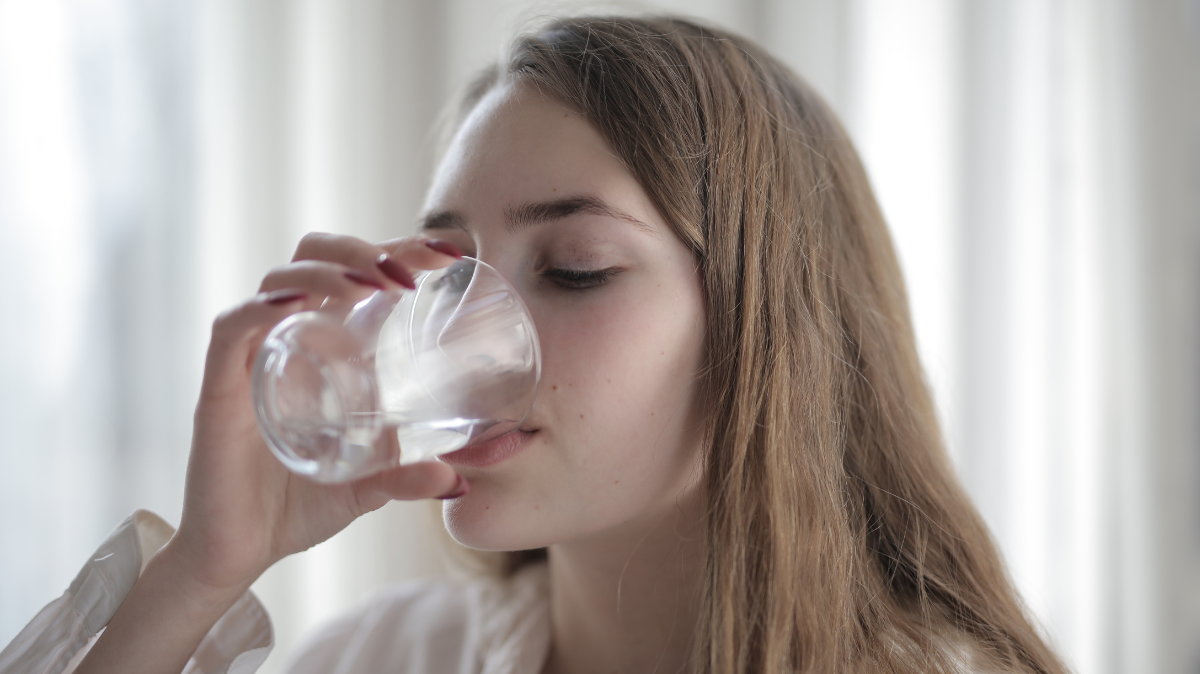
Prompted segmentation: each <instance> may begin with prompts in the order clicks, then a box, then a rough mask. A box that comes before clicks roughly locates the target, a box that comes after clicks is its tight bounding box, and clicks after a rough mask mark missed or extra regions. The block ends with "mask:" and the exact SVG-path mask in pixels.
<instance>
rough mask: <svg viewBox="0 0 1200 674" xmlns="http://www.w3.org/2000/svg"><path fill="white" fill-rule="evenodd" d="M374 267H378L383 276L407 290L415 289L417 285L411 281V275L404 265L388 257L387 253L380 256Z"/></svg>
mask: <svg viewBox="0 0 1200 674" xmlns="http://www.w3.org/2000/svg"><path fill="white" fill-rule="evenodd" d="M375 265H376V266H377V267H379V271H381V272H383V275H384V276H386V277H388V278H390V279H392V280H393V281H395V282H396V283H399V284H400V285H402V286H404V287H405V288H408V289H409V290H416V289H417V284H416V283H415V282H414V281H413V277H412V274H410V273H408V270H407V269H405V268H404V265H402V264H400V263H399V262H396V261H395V260H393V259H392V258H390V257H388V255H387V253H384V254H383V255H380V256H379V259H378V260H376V261H375Z"/></svg>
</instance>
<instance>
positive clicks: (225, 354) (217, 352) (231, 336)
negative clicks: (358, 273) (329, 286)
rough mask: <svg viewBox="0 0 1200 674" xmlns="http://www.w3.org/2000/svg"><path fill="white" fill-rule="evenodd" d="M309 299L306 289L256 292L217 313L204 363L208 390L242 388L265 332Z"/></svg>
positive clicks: (205, 386)
mask: <svg viewBox="0 0 1200 674" xmlns="http://www.w3.org/2000/svg"><path fill="white" fill-rule="evenodd" d="M310 300H311V295H309V294H308V293H307V292H305V291H304V290H301V289H297V288H284V289H280V290H275V291H273V292H269V293H262V294H259V295H255V296H254V297H252V298H250V299H248V300H246V301H245V302H242V303H241V304H239V305H237V306H235V307H233V308H231V309H229V310H228V311H225V312H223V313H222V314H221V315H220V316H218V317H217V319H216V320H215V321H213V328H212V340H211V341H210V342H209V347H208V356H207V358H206V360H205V364H204V389H205V392H206V393H208V394H214V395H222V394H224V393H228V392H229V389H230V387H234V388H239V387H241V386H242V385H243V382H242V378H243V377H244V375H245V371H246V363H247V362H249V360H250V356H251V353H252V352H253V351H254V350H255V349H257V347H258V344H259V343H260V342H261V341H262V338H263V335H265V334H266V332H267V331H269V330H270V329H271V328H272V327H274V326H275V325H276V324H277V323H279V322H280V321H282V320H283V319H285V318H287V317H288V316H290V315H291V314H294V313H296V312H297V311H301V310H303V309H305V305H306V302H308V301H310ZM202 395H203V393H202Z"/></svg>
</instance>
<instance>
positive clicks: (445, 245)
mask: <svg viewBox="0 0 1200 674" xmlns="http://www.w3.org/2000/svg"><path fill="white" fill-rule="evenodd" d="M425 245H426V246H428V247H429V248H432V249H433V250H436V251H437V252H439V253H441V254H442V255H449V256H450V257H452V258H454V259H456V260H458V259H461V258H462V256H463V253H462V251H461V250H459V249H458V246H456V245H454V244H452V243H450V242H449V241H442V240H441V239H429V240H428V241H426V242H425Z"/></svg>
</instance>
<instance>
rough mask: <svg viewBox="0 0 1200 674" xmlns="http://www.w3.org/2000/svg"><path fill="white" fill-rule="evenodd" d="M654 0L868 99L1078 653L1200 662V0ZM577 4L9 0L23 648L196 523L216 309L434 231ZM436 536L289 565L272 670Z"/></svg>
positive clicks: (1068, 652)
mask: <svg viewBox="0 0 1200 674" xmlns="http://www.w3.org/2000/svg"><path fill="white" fill-rule="evenodd" d="M651 6H652V7H655V8H660V9H665V10H670V11H684V12H688V13H690V14H692V15H697V16H700V17H703V18H706V19H709V20H712V21H714V22H717V23H719V24H722V25H725V26H728V27H730V28H733V29H734V30H737V31H739V32H742V33H745V34H748V35H751V36H753V37H756V38H757V39H759V40H760V41H762V42H763V43H764V44H765V45H766V46H767V47H768V48H770V49H771V50H772V51H774V52H775V53H776V54H778V55H779V56H781V57H782V58H783V59H784V60H786V61H787V62H789V63H791V64H792V65H793V66H794V67H795V68H796V69H797V70H798V71H799V72H800V73H801V74H802V75H804V76H805V77H807V78H808V79H809V80H810V81H811V82H812V83H813V84H814V85H815V86H816V87H817V88H818V89H819V90H821V91H822V92H823V93H824V94H825V95H826V97H827V98H828V99H829V100H830V101H831V102H832V103H833V105H834V107H835V108H836V109H837V110H838V111H839V113H840V114H841V115H842V117H843V119H844V121H845V122H846V123H847V126H848V128H849V129H850V132H851V134H852V135H853V137H854V139H855V141H856V143H857V144H858V147H859V149H860V151H861V152H862V154H863V156H864V159H865V161H866V163H867V166H868V170H869V171H870V173H871V176H872V180H873V182H874V184H875V187H876V191H877V194H878V196H879V198H880V200H881V202H882V204H883V208H884V210H885V212H886V214H887V216H888V218H889V221H890V223H891V226H892V229H893V233H894V235H895V238H896V241H897V244H898V247H899V251H900V255H901V260H902V263H903V265H904V268H905V272H906V275H907V278H908V283H909V290H910V294H911V297H912V304H913V311H914V316H915V319H916V324H917V330H918V338H919V341H920V347H921V351H922V357H923V360H924V363H925V365H926V369H927V371H928V373H929V378H930V381H931V384H932V385H933V387H934V391H935V394H936V396H937V401H938V405H939V410H940V412H941V415H942V420H943V424H944V426H945V428H946V433H947V438H948V441H949V445H950V449H951V452H952V454H953V456H954V458H955V461H956V463H957V465H958V467H959V470H960V473H961V475H962V478H963V480H964V482H965V483H966V485H967V486H968V488H969V490H970V491H971V493H972V494H973V496H974V497H975V499H976V502H977V503H978V505H979V507H980V508H981V510H982V511H983V513H984V515H985V517H986V518H987V519H988V521H989V523H990V524H991V526H992V528H993V530H994V532H995V534H996V537H997V539H998V541H999V542H1000V545H1001V547H1002V549H1003V551H1004V554H1005V556H1006V559H1007V560H1008V562H1009V565H1010V568H1011V570H1012V574H1013V577H1014V578H1015V580H1016V581H1017V583H1018V585H1019V586H1020V588H1021V590H1022V592H1023V593H1024V596H1025V597H1026V599H1027V601H1028V603H1029V606H1030V609H1031V611H1032V612H1033V613H1034V615H1035V616H1036V617H1037V619H1038V620H1039V622H1040V623H1041V625H1042V626H1043V627H1044V629H1045V631H1046V633H1047V634H1048V635H1049V637H1050V638H1051V639H1052V640H1053V641H1054V642H1055V643H1056V644H1057V645H1058V647H1059V649H1060V650H1061V652H1062V653H1063V654H1064V656H1065V657H1066V658H1067V660H1068V661H1069V663H1070V664H1071V666H1072V667H1073V668H1074V669H1076V670H1077V671H1078V672H1080V673H1081V674H1102V673H1113V674H1116V673H1122V674H1126V673H1128V674H1135V673H1142V672H1164V673H1171V674H1174V673H1179V674H1182V673H1183V672H1191V671H1194V670H1195V667H1196V666H1197V664H1198V663H1200V648H1197V647H1196V646H1195V644H1197V643H1200V610H1198V609H1197V608H1195V607H1197V606H1200V499H1197V498H1196V496H1195V494H1196V492H1197V489H1196V487H1197V486H1200V460H1198V459H1200V428H1198V427H1197V419H1198V418H1200V360H1198V359H1197V357H1196V352H1197V347H1198V346H1200V271H1198V270H1200V114H1197V110H1200V2H1197V1H1196V0H1011V1H1009V0H906V1H905V2H897V1H895V0H703V1H702V2H690V3H684V2H682V1H681V0H676V1H675V2H660V3H654V4H653V5H651ZM576 7H579V6H578V5H573V4H570V3H566V4H564V3H556V4H548V3H536V4H529V3H521V2H512V1H502V2H501V1H488V0H449V1H446V2H435V1H434V0H420V1H419V0H410V1H407V2H403V1H402V2H386V1H384V0H296V1H294V2H284V1H283V0H273V1H265V0H264V1H260V2H243V1H241V0H207V1H205V2H195V1H188V0H175V1H166V0H164V1H159V2H152V1H151V0H41V1H39V2H27V1H25V0H0V281H3V283H4V286H3V287H4V292H2V293H0V452H2V453H3V454H2V456H3V459H4V461H3V466H4V470H0V551H2V554H0V641H4V642H6V641H7V640H8V639H10V638H11V636H12V635H13V634H15V633H16V631H17V630H18V629H19V628H20V627H21V626H22V625H23V624H24V622H25V621H26V620H27V619H28V618H29V617H30V616H32V615H33V614H34V613H35V612H36V610H37V609H38V608H39V607H40V606H41V605H42V604H44V603H45V602H46V601H48V600H49V599H50V598H52V597H53V596H56V595H57V594H58V593H59V592H61V590H62V589H63V588H64V587H65V586H66V584H67V582H69V580H70V578H71V577H72V576H73V574H74V572H75V570H76V568H77V567H78V565H79V564H80V563H81V561H82V560H83V556H84V555H86V554H87V553H88V552H89V551H90V550H91V549H92V547H93V546H94V545H95V543H96V542H97V541H98V540H99V539H100V538H101V537H102V536H103V535H104V533H105V532H106V531H107V530H108V529H109V528H111V527H112V526H113V525H115V524H116V522H117V521H119V520H120V519H121V517H123V516H124V515H125V514H126V513H127V512H128V511H129V510H131V509H132V508H134V507H139V506H140V507H150V508H153V509H155V510H157V511H158V512H159V513H161V514H163V515H164V516H166V517H167V518H168V519H173V520H175V521H177V520H178V514H179V507H180V502H181V490H182V483H183V467H184V464H185V461H186V456H187V449H188V437H189V434H190V423H191V418H190V415H191V407H192V405H193V403H194V398H195V395H196V392H197V389H198V382H199V373H200V368H201V364H202V358H203V352H204V348H205V342H206V335H207V326H208V324H209V322H210V321H211V320H212V317H213V316H214V315H215V314H216V312H217V311H219V310H220V309H221V308H223V307H225V306H228V305H229V304H231V303H233V302H236V301H238V300H239V299H240V298H242V297H244V296H246V295H247V294H249V293H251V292H253V291H254V290H255V288H256V286H257V283H258V279H259V278H260V277H261V275H262V274H263V272H264V271H265V270H266V269H267V268H268V267H270V266H272V265H274V264H278V263H280V262H283V261H285V260H286V259H287V257H288V255H289V254H290V251H291V248H292V247H293V245H294V244H295V242H296V240H297V239H298V238H299V236H300V235H301V234H302V233H303V232H305V231H309V230H325V231H339V232H346V233H351V234H356V235H359V236H363V237H365V238H369V239H380V238H385V237H390V236H395V235H398V234H403V233H406V232H408V231H409V230H410V229H411V222H412V219H413V217H414V215H415V213H416V211H417V209H418V207H419V205H420V199H421V196H422V191H423V189H424V187H425V185H426V181H427V176H428V174H429V171H430V168H431V157H430V155H431V150H432V143H431V138H430V135H429V130H430V129H431V127H432V124H433V121H434V119H435V117H436V116H437V113H438V111H439V110H440V109H441V107H442V106H443V104H444V102H445V101H446V100H447V98H448V97H449V95H450V94H451V93H452V92H453V91H454V90H455V89H456V87H458V86H459V85H460V84H462V83H463V82H464V80H465V79H466V78H467V77H468V76H469V75H470V73H472V72H473V71H474V70H475V69H476V68H478V67H479V66H480V65H482V64H484V63H485V62H487V61H488V60H490V59H491V58H494V57H495V56H496V55H497V54H498V53H499V50H500V48H501V46H502V44H503V39H504V37H506V36H507V35H509V34H511V31H512V30H513V29H515V28H517V27H519V26H521V25H523V22H526V21H529V20H531V19H536V17H537V16H540V15H546V14H556V13H564V12H571V11H578V10H577V9H576ZM588 7H595V5H591V6H588ZM608 7H611V5H609V6H608ZM619 7H625V8H629V7H630V6H629V5H624V6H619ZM436 526H437V525H436V521H435V520H434V518H432V517H431V515H430V508H429V507H428V506H427V504H393V505H390V506H388V507H386V508H385V509H384V510H383V511H381V512H379V513H376V514H373V515H371V516H368V517H366V518H363V519H362V520H360V521H359V522H357V523H355V524H354V525H352V526H351V528H350V529H349V530H347V531H346V532H344V533H343V534H340V535H339V536H338V537H336V538H334V539H333V540H331V541H330V542H328V543H326V544H323V545H321V546H318V547H317V548H315V549H313V550H311V551H309V552H307V553H304V554H302V555H299V556H296V557H293V558H290V559H288V560H285V561H284V562H282V563H280V564H279V565H277V566H276V567H275V568H273V569H272V570H271V571H270V572H268V574H267V575H266V576H264V577H263V579H262V580H260V581H259V583H258V584H257V585H256V588H255V589H256V591H258V592H259V593H260V594H261V596H262V597H263V598H264V601H265V602H266V603H267V604H268V607H269V609H270V610H271V612H272V617H273V619H274V621H275V624H276V628H277V637H278V641H279V648H278V649H277V651H276V653H275V654H274V655H272V657H271V659H270V660H269V661H268V663H267V665H266V671H268V672H270V671H275V669H277V668H278V666H279V664H280V663H281V660H283V659H284V658H285V657H286V653H287V652H288V651H289V650H290V647H291V646H292V645H294V644H295V642H296V640H297V639H298V638H299V637H300V635H301V634H302V633H303V631H304V630H306V629H309V628H310V627H311V626H312V625H313V624H315V623H316V622H318V621H320V620H322V619H324V618H327V617H329V616H330V615H332V614H334V613H336V612H338V611H340V610H343V609H345V608H346V607H348V606H349V605H352V604H353V603H354V602H356V601H359V600H361V599H362V598H364V597H365V596H366V595H367V594H368V593H369V592H371V590H372V589H373V588H376V587H379V586H380V585H382V584H384V583H387V582H391V581H395V580H399V579H404V578H411V577H416V576H421V575H429V574H435V573H439V572H440V569H441V568H443V560H441V559H440V557H439V554H438V552H437V545H436V542H435V541H436V537H437V531H436Z"/></svg>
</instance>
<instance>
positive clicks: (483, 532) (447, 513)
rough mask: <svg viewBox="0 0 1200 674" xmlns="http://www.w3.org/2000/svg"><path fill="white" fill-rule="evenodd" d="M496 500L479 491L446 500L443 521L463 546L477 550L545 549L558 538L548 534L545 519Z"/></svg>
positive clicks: (443, 508)
mask: <svg viewBox="0 0 1200 674" xmlns="http://www.w3.org/2000/svg"><path fill="white" fill-rule="evenodd" d="M515 510H517V508H513V507H508V508H506V507H504V504H502V503H499V502H498V501H497V500H496V499H489V498H487V496H486V495H485V494H480V493H476V492H471V493H468V494H467V495H466V496H463V497H460V498H457V499H454V500H453V501H446V502H445V503H443V505H442V521H443V522H444V523H445V525H446V531H448V532H449V533H450V536H451V537H452V538H454V540H455V541H457V542H458V543H459V544H460V545H463V546H465V547H468V548H472V549H474V550H487V551H493V552H508V551H512V550H531V549H533V548H544V547H547V546H548V545H551V544H553V543H554V542H555V541H554V540H551V537H547V536H546V532H547V527H546V526H545V525H546V524H548V523H546V522H542V521H539V520H540V519H541V518H539V517H537V516H536V515H535V516H533V517H530V516H529V513H528V512H527V510H526V509H524V508H521V509H520V510H522V511H523V512H524V514H523V515H518V513H516V512H514V511H515Z"/></svg>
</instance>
